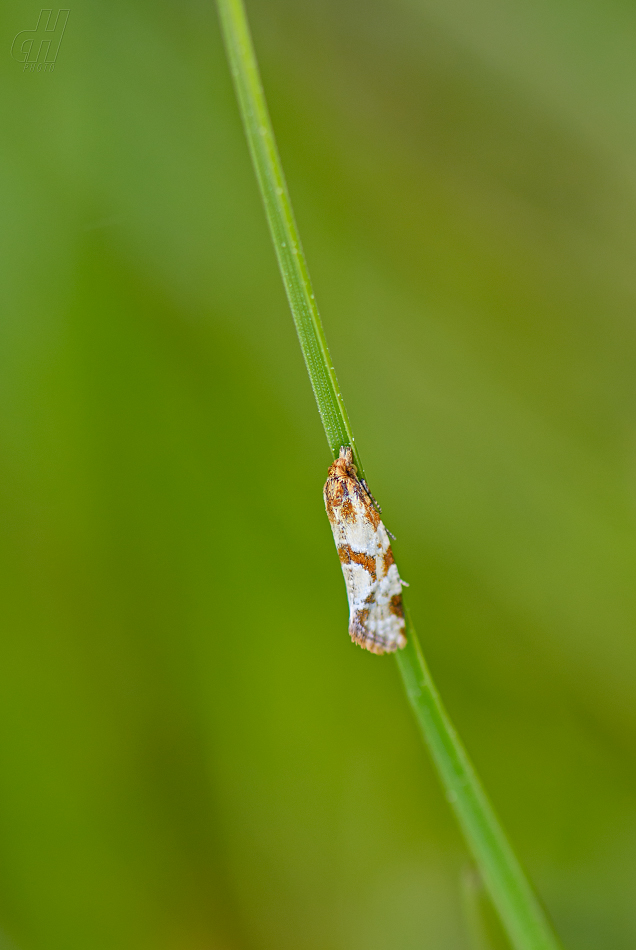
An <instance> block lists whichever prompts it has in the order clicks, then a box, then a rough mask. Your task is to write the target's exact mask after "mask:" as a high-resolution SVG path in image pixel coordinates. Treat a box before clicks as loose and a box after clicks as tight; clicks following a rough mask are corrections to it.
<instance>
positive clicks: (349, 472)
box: [324, 447, 406, 653]
mask: <svg viewBox="0 0 636 950" xmlns="http://www.w3.org/2000/svg"><path fill="white" fill-rule="evenodd" d="M324 496H325V507H326V509H327V515H328V517H329V522H330V524H331V528H332V531H333V536H334V540H335V542H336V547H337V549H338V555H339V557H340V562H341V564H342V572H343V574H344V578H345V584H346V587H347V597H348V600H349V634H350V636H351V639H352V640H353V641H354V642H355V643H359V644H360V646H361V647H364V648H365V649H366V650H370V651H371V652H372V653H392V652H394V651H395V650H398V649H401V648H402V647H403V646H405V644H406V637H405V634H404V629H405V623H404V608H403V606H402V585H403V583H404V582H403V581H402V580H400V575H399V574H398V569H397V566H396V564H395V561H394V560H393V552H392V551H391V543H390V541H389V536H388V534H387V530H386V528H385V527H384V525H383V524H382V521H381V519H380V515H379V512H378V510H377V508H376V506H375V505H374V503H373V501H372V499H371V496H370V495H369V493H368V491H367V490H366V487H365V486H364V485H363V484H362V482H361V481H360V480H359V479H358V477H357V471H356V467H355V465H354V464H353V458H352V453H351V449H350V448H347V447H344V448H342V449H341V450H340V457H339V458H337V459H336V461H335V462H334V463H333V465H332V466H331V467H330V469H329V477H328V478H327V481H326V483H325V489H324Z"/></svg>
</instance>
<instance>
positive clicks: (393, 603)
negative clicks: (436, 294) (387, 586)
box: [389, 594, 404, 617]
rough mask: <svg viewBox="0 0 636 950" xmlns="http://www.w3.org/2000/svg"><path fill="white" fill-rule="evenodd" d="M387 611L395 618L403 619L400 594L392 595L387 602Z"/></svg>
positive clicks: (402, 605)
mask: <svg viewBox="0 0 636 950" xmlns="http://www.w3.org/2000/svg"><path fill="white" fill-rule="evenodd" d="M389 611H390V613H392V614H394V616H396V617H404V604H403V603H402V594H393V597H392V598H391V600H390V601H389Z"/></svg>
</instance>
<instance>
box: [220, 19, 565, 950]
mask: <svg viewBox="0 0 636 950" xmlns="http://www.w3.org/2000/svg"><path fill="white" fill-rule="evenodd" d="M217 6H218V10H219V15H220V20H221V26H222V31H223V36H224V40H225V45H226V49H227V54H228V59H229V61H230V68H231V71H232V76H233V79H234V84H235V87H236V93H237V97H238V101H239V107H240V111H241V116H242V119H243V124H244V126H245V132H246V135H247V140H248V144H249V148H250V152H251V155H252V160H253V162H254V168H255V171H256V177H257V179H258V183H259V186H260V190H261V194H262V197H263V202H264V205H265V211H266V214H267V220H268V222H269V227H270V231H271V234H272V240H273V242H274V248H275V251H276V255H277V257H278V263H279V266H280V270H281V274H282V277H283V283H284V285H285V290H286V293H287V297H288V300H289V305H290V307H291V311H292V315H293V318H294V322H295V324H296V330H297V333H298V338H299V340H300V345H301V349H302V352H303V356H304V359H305V364H306V366H307V371H308V373H309V378H310V380H311V384H312V387H313V390H314V395H315V397H316V402H317V404H318V410H319V412H320V416H321V419H322V422H323V425H324V428H325V433H326V435H327V441H328V442H329V446H330V448H331V451H332V453H333V455H334V456H335V455H337V454H338V450H339V448H340V446H341V445H351V446H352V448H353V451H354V454H355V458H356V463H357V464H358V467H359V468H360V470H361V466H360V459H359V455H358V453H357V450H356V447H355V442H354V439H353V434H352V432H351V427H350V424H349V420H348V418H347V413H346V410H345V406H344V402H343V399H342V396H341V395H340V391H339V388H338V383H337V380H336V375H335V372H334V368H333V364H332V361H331V357H330V355H329V349H328V347H327V341H326V339H325V334H324V330H323V328H322V324H321V321H320V316H319V314H318V309H317V307H316V303H315V300H314V294H313V291H312V288H311V281H310V278H309V272H308V270H307V264H306V261H305V257H304V254H303V250H302V246H301V243H300V238H299V236H298V230H297V227H296V222H295V220H294V215H293V211H292V206H291V202H290V199H289V193H288V191H287V185H286V183H285V178H284V175H283V170H282V166H281V162H280V158H279V156H278V151H277V148H276V142H275V139H274V133H273V129H272V125H271V121H270V118H269V114H268V111H267V105H266V102H265V95H264V92H263V87H262V84H261V80H260V76H259V72H258V66H257V63H256V57H255V54H254V48H253V45H252V40H251V37H250V32H249V27H248V23H247V18H246V15H245V10H244V7H243V3H242V0H217ZM407 632H408V644H407V646H406V648H405V649H404V650H402V651H400V652H398V654H397V662H398V667H399V669H400V673H401V674H402V678H403V680H404V685H405V688H406V691H407V694H408V697H409V700H410V702H411V705H412V707H413V710H414V712H415V716H416V718H417V721H418V724H419V726H420V729H421V731H422V734H423V736H424V739H425V741H426V744H427V745H428V747H429V750H430V752H431V755H432V758H433V761H434V763H435V766H436V768H437V771H438V773H439V776H440V779H441V781H442V784H443V786H444V788H445V789H446V794H447V797H448V800H449V802H450V803H451V805H452V807H453V809H454V811H455V814H456V816H457V819H458V821H459V824H460V827H461V829H462V831H463V833H464V836H465V838H466V841H467V843H468V846H469V848H470V851H471V852H472V855H473V857H474V859H475V862H476V864H477V866H478V868H479V871H480V874H481V875H482V878H483V881H484V884H485V886H486V887H487V889H488V892H489V894H490V897H491V900H492V902H493V904H494V906H495V908H496V909H497V911H498V913H499V915H500V918H501V921H502V924H503V926H504V928H505V930H506V933H507V934H508V937H509V939H510V941H511V943H512V945H513V947H514V948H515V950H559V943H558V940H557V938H556V937H555V936H554V933H553V931H552V929H551V927H550V924H549V923H548V920H547V918H546V916H545V914H544V912H543V910H542V909H541V906H540V904H539V903H538V901H537V899H536V897H535V895H534V893H533V891H532V888H531V886H530V884H529V883H528V880H527V878H526V877H525V875H524V873H523V871H522V869H521V866H520V864H519V862H518V860H517V858H516V856H515V854H514V852H513V850H512V848H511V846H510V844H509V843H508V841H507V839H506V836H505V835H504V833H503V830H502V828H501V825H500V823H499V821H498V819H497V817H496V815H495V812H494V810H493V808H492V806H491V804H490V802H489V801H488V799H487V797H486V794H485V792H484V790H483V788H482V786H481V783H480V782H479V779H478V778H477V775H476V773H475V770H474V768H473V767H472V765H471V763H470V760H469V758H468V756H467V754H466V751H465V749H464V747H463V745H462V743H461V741H460V739H459V737H458V735H457V733H456V732H455V729H454V727H453V725H452V723H451V721H450V719H449V718H448V715H447V714H446V711H445V710H444V707H443V705H442V703H441V700H440V698H439V695H438V693H437V690H436V688H435V685H434V683H433V681H432V679H431V676H430V673H429V671H428V668H427V666H426V663H425V661H424V657H423V656H422V652H421V650H420V646H419V643H418V640H417V636H416V633H415V630H414V629H413V626H412V624H411V622H410V618H409V620H408V630H407Z"/></svg>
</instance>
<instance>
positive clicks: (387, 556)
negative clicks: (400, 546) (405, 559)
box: [382, 546, 395, 574]
mask: <svg viewBox="0 0 636 950" xmlns="http://www.w3.org/2000/svg"><path fill="white" fill-rule="evenodd" d="M392 564H395V558H394V557H393V551H392V550H391V547H390V546H389V547H388V548H387V549H386V551H385V552H384V554H383V555H382V568H383V570H384V573H385V574H388V573H389V568H390V567H391V565H392Z"/></svg>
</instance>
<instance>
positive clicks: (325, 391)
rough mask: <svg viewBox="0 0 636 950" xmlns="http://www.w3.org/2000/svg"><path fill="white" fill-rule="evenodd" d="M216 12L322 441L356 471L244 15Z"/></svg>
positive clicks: (234, 3)
mask: <svg viewBox="0 0 636 950" xmlns="http://www.w3.org/2000/svg"><path fill="white" fill-rule="evenodd" d="M218 9H219V14H220V18H221V25H222V28H223V35H224V38H225V45H226V49H227V53H228V58H229V61H230V68H231V70H232V76H233V79H234V84H235V87H236V94H237V96H238V100H239V105H240V109H241V116H242V118H243V123H244V125H245V131H246V133H247V141H248V144H249V148H250V152H251V155H252V161H253V163H254V169H255V171H256V177H257V179H258V184H259V186H260V190H261V195H262V196H263V202H264V204H265V212H266V214H267V220H268V222H269V227H270V231H271V234H272V240H273V242H274V249H275V251H276V256H277V258H278V264H279V267H280V271H281V274H282V277H283V284H284V285H285V291H286V293H287V299H288V300H289V306H290V307H291V312H292V316H293V318H294V323H295V324H296V332H297V333H298V338H299V340H300V346H301V349H302V352H303V356H304V358H305V364H306V366H307V372H308V373H309V378H310V380H311V385H312V387H313V390H314V395H315V397H316V402H317V404H318V411H319V413H320V418H321V419H322V424H323V426H324V428H325V433H326V435H327V441H328V442H329V447H330V449H331V451H332V454H333V455H334V457H335V456H337V455H338V452H339V451H340V446H341V445H350V446H351V447H352V449H353V453H354V456H355V459H356V464H357V465H358V468H359V470H361V465H360V459H359V457H358V453H357V452H356V447H355V442H354V439H353V434H352V432H351V426H350V425H349V419H348V417H347V411H346V409H345V405H344V402H343V399H342V396H341V395H340V390H339V388H338V381H337V379H336V374H335V371H334V368H333V363H332V361H331V356H330V354H329V348H328V346H327V340H326V338H325V334H324V330H323V328H322V323H321V321H320V316H319V314H318V308H317V306H316V301H315V298H314V293H313V290H312V287H311V280H310V278H309V271H308V270H307V263H306V261H305V255H304V253H303V249H302V245H301V243H300V237H299V235H298V228H297V227H296V221H295V219H294V212H293V210H292V206H291V201H290V199H289V193H288V191H287V184H286V182H285V176H284V174H283V168H282V165H281V162H280V158H279V157H278V150H277V148H276V140H275V139H274V133H273V129H272V123H271V121H270V118H269V113H268V111H267V103H266V101H265V95H264V93H263V87H262V84H261V80H260V76H259V72H258V65H257V63H256V57H255V54H254V48H253V46H252V40H251V37H250V33H249V27H248V24H247V19H246V16H245V11H244V9H243V5H242V3H241V2H240V0H223V2H220V3H219V4H218Z"/></svg>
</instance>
